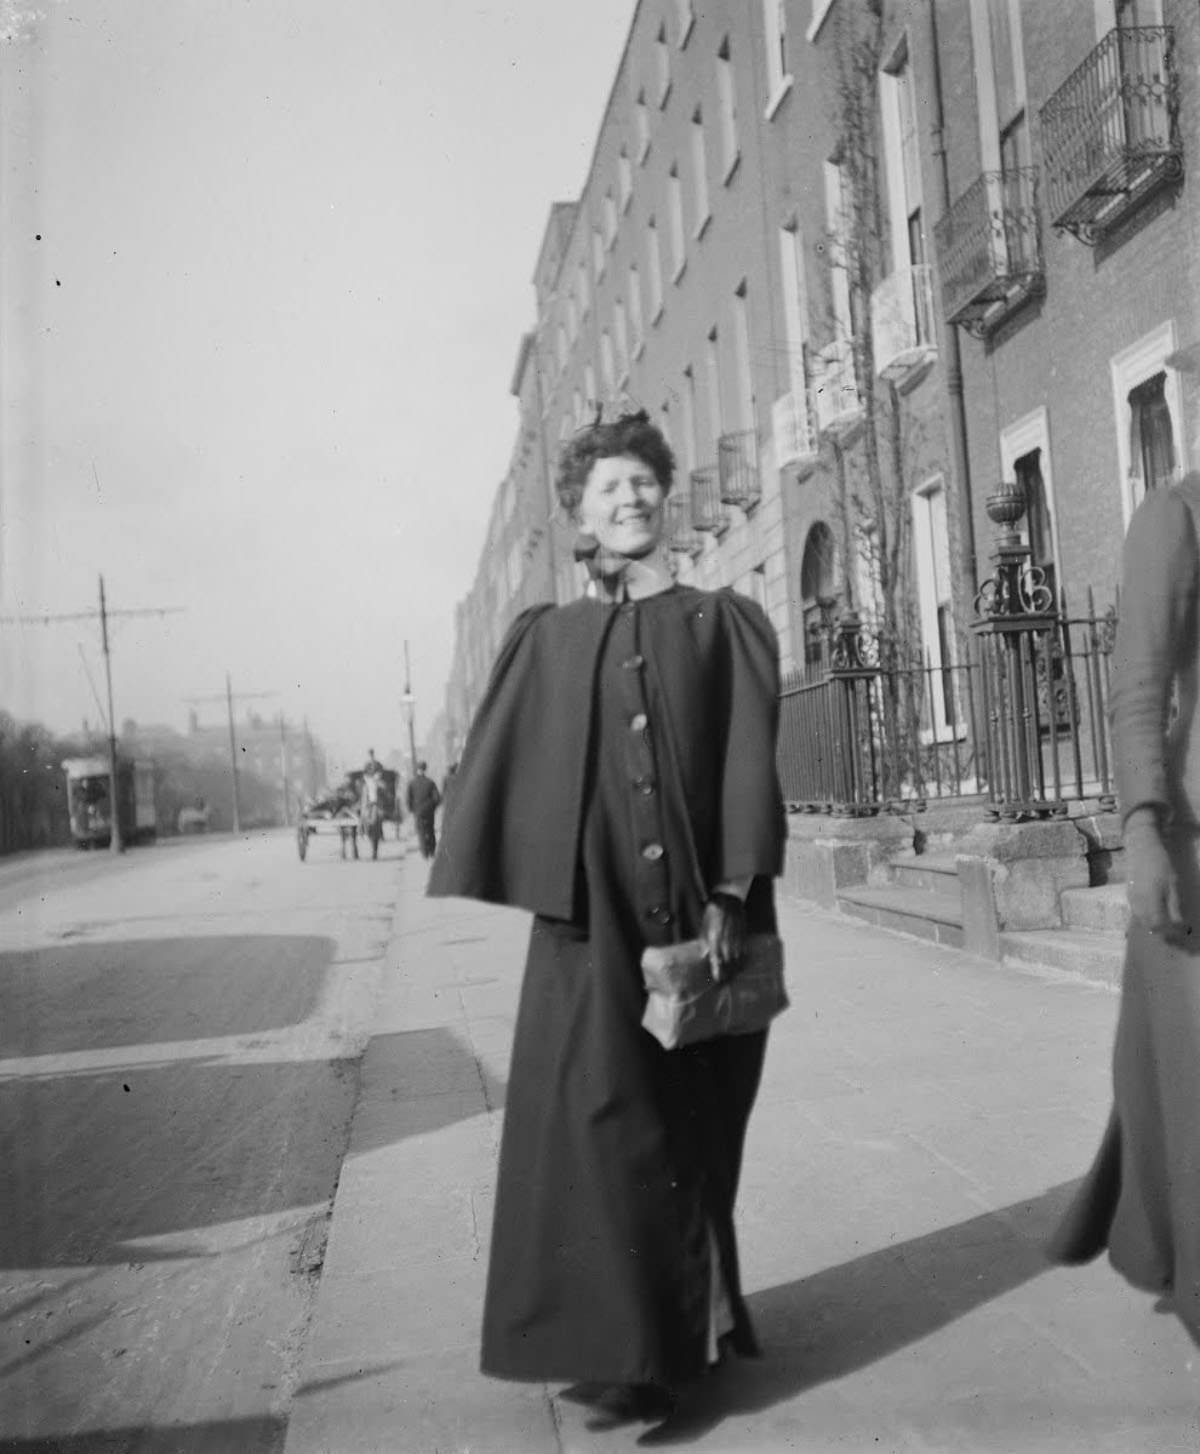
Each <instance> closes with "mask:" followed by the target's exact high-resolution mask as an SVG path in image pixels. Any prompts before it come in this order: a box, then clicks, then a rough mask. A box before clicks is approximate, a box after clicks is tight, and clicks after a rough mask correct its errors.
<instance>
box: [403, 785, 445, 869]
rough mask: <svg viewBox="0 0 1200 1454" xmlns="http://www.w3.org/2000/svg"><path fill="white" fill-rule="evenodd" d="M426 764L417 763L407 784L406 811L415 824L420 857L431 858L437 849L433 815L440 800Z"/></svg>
mask: <svg viewBox="0 0 1200 1454" xmlns="http://www.w3.org/2000/svg"><path fill="white" fill-rule="evenodd" d="M426 766H427V764H425V763H423V762H419V763H417V771H416V776H415V777H414V778H413V779H412V781H411V782H410V783H409V785H408V794H407V801H408V811H409V812H410V813H411V814H412V815H413V821H414V822H415V823H416V825H417V844H418V846H419V847H420V849H421V857H422V858H432V857H433V855H434V853H435V852H436V851H437V831H436V829H435V828H434V815H435V814H436V813H437V810H438V805H439V804H440V803H441V801H442V795H441V793H440V792H439V791H438V786H437V783H435V782H434V780H433V779H432V778H431V777H429V775H428V774H427V772H426Z"/></svg>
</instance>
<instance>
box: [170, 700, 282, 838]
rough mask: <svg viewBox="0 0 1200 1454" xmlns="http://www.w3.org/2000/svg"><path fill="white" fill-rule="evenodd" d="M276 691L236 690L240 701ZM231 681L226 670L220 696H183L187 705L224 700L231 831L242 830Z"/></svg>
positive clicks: (237, 831) (238, 831)
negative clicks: (230, 784) (231, 816)
mask: <svg viewBox="0 0 1200 1454" xmlns="http://www.w3.org/2000/svg"><path fill="white" fill-rule="evenodd" d="M276 695H278V694H277V693H276V692H238V693H237V696H238V699H239V700H240V701H248V700H249V699H250V698H251V697H274V696H276ZM233 698H234V691H233V681H232V679H231V677H230V675H229V673H228V672H226V673H225V691H224V693H223V694H222V695H221V696H214V697H185V698H184V701H186V702H187V703H188V704H189V706H191V705H197V704H199V703H201V702H224V703H225V709H226V712H227V714H228V717H229V773H230V778H231V781H232V783H233V831H234V832H235V833H240V832H241V831H242V814H241V805H240V803H239V801H238V760H237V736H236V734H235V731H234V725H233Z"/></svg>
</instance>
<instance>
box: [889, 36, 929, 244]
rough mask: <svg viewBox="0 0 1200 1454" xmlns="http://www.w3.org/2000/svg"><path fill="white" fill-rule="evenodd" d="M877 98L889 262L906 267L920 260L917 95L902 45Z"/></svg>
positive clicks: (920, 221)
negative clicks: (889, 233)
mask: <svg viewBox="0 0 1200 1454" xmlns="http://www.w3.org/2000/svg"><path fill="white" fill-rule="evenodd" d="M879 103H880V109H881V112H882V122H883V164H884V173H885V176H886V180H887V196H888V216H889V221H890V223H891V241H892V247H891V265H892V267H893V268H906V267H909V266H910V265H911V264H913V263H923V262H924V261H925V235H924V225H923V221H922V216H921V159H920V152H919V149H918V135H917V114H916V100H915V97H914V95H913V78H912V67H911V66H910V65H909V61H908V51H907V47H906V46H902V47H901V48H900V51H899V52H898V53H897V55H896V56H895V57H894V58H893V60H892V62H891V64H890V65H889V67H888V69H887V70H886V71H885V72H884V74H883V75H882V76H880V78H879Z"/></svg>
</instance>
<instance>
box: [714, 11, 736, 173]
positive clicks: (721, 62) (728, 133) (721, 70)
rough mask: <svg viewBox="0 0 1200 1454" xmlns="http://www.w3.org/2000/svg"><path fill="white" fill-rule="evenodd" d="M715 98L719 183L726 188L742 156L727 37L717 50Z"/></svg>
mask: <svg viewBox="0 0 1200 1454" xmlns="http://www.w3.org/2000/svg"><path fill="white" fill-rule="evenodd" d="M717 98H718V100H719V103H720V114H721V165H722V174H721V181H722V182H723V184H724V185H725V186H728V185H729V183H730V182H731V181H732V180H733V174H734V172H735V171H736V170H737V165H738V162H739V161H740V160H741V156H742V154H741V151H740V150H739V148H738V128H737V85H736V82H735V78H734V74H733V50H732V48H731V47H730V44H729V37H728V36H726V37H725V39H724V40H723V41H722V42H721V44H720V46H718V48H717Z"/></svg>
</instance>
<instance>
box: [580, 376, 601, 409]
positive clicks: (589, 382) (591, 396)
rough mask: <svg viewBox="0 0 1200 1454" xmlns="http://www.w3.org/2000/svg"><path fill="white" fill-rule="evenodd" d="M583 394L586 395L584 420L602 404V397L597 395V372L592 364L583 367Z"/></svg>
mask: <svg viewBox="0 0 1200 1454" xmlns="http://www.w3.org/2000/svg"><path fill="white" fill-rule="evenodd" d="M583 393H584V401H583V408H584V418H585V420H586V417H587V415H588V413H590V412H593V411H594V410H595V408H596V405H597V404H598V403H599V402H600V396H599V395H598V394H597V393H596V370H595V369H594V368H593V367H592V366H591V364H584V366H583Z"/></svg>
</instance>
